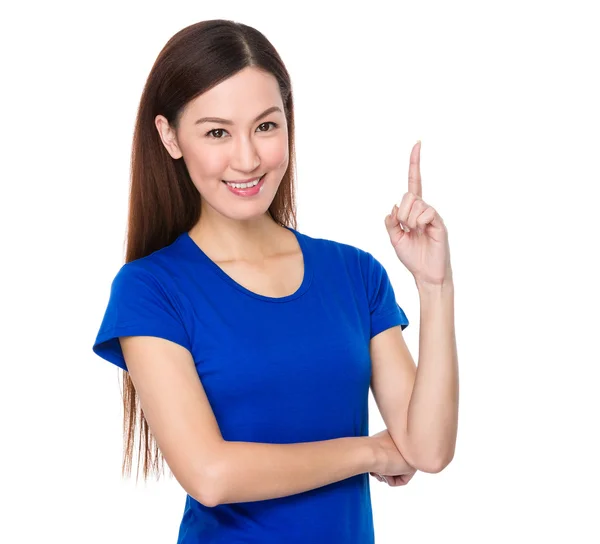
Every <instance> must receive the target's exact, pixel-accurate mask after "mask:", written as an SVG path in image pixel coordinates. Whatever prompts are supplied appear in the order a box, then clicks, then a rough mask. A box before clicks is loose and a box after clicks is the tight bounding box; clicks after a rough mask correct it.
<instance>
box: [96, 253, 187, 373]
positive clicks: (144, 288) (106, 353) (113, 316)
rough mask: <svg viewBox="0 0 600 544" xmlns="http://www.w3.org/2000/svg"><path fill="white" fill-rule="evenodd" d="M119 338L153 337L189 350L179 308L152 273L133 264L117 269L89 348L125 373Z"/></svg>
mask: <svg viewBox="0 0 600 544" xmlns="http://www.w3.org/2000/svg"><path fill="white" fill-rule="evenodd" d="M119 336H157V337H159V338H165V339H167V340H170V341H172V342H175V343H176V344H180V345H181V346H183V347H185V348H186V349H188V350H190V351H191V346H190V341H189V336H188V334H187V331H186V329H185V326H184V324H183V321H182V319H181V309H180V308H178V304H177V302H176V300H175V299H174V298H173V296H172V295H169V294H168V293H167V292H166V291H165V289H164V287H163V286H162V285H161V283H160V282H159V281H158V280H157V279H156V278H155V277H154V275H153V274H151V273H150V272H148V271H146V270H145V269H143V268H140V267H139V266H135V265H133V263H127V264H125V265H123V266H122V267H121V269H120V270H119V272H118V273H117V275H116V276H115V278H114V279H113V282H112V284H111V288H110V297H109V300H108V305H107V308H106V311H105V313H104V318H103V320H102V323H101V325H100V330H99V331H98V335H97V337H96V341H95V342H94V345H93V348H92V349H93V351H94V353H96V354H97V355H99V356H100V357H102V358H103V359H106V360H107V361H109V362H111V363H113V364H115V365H117V366H118V367H120V368H122V369H123V370H127V364H126V363H125V359H124V358H123V352H122V350H121V344H120V343H119Z"/></svg>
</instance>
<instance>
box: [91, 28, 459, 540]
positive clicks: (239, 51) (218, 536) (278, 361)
mask: <svg viewBox="0 0 600 544" xmlns="http://www.w3.org/2000/svg"><path fill="white" fill-rule="evenodd" d="M419 150H420V144H417V145H416V146H415V147H414V149H413V151H412V154H411V157H410V159H411V160H410V172H409V182H408V192H406V194H405V195H404V198H403V199H402V201H401V203H400V205H399V207H398V206H394V208H393V210H392V213H391V214H390V215H388V216H387V217H386V219H385V224H386V227H387V230H388V232H389V235H390V241H391V243H392V245H393V247H394V249H395V251H396V254H397V256H398V258H399V259H400V261H401V262H402V263H403V264H404V265H405V266H406V267H407V268H408V269H409V270H410V271H411V273H413V275H414V277H415V282H416V285H417V288H418V290H419V295H420V301H421V330H420V335H421V336H420V357H419V368H418V372H417V369H416V365H415V363H414V361H413V359H412V357H411V355H410V352H409V351H408V349H407V347H406V344H405V343H404V340H403V337H402V329H404V328H405V327H406V326H407V325H408V320H407V318H406V315H405V314H404V312H403V311H402V309H401V307H400V306H399V305H398V304H397V303H396V300H395V295H394V291H393V288H392V286H391V284H390V281H389V278H388V275H387V273H386V271H385V269H384V268H383V267H382V265H381V264H380V263H379V262H378V261H377V260H376V259H375V258H374V257H373V256H372V255H371V254H370V253H368V252H366V251H363V250H361V249H358V248H356V247H353V246H351V245H347V244H342V243H338V242H334V241H331V240H325V239H320V238H314V237H310V236H308V235H305V234H301V233H300V232H298V231H297V230H296V220H295V205H294V107H293V99H292V90H291V84H290V78H289V75H288V73H287V71H286V69H285V66H284V64H283V62H282V61H281V59H280V57H279V55H278V54H277V52H276V51H275V49H274V48H273V46H272V45H271V43H270V42H269V41H268V40H267V39H266V38H265V37H264V36H263V35H262V34H261V33H260V32H258V31H257V30H255V29H253V28H251V27H248V26H246V25H243V24H238V23H234V22H231V21H223V20H216V21H205V22H201V23H198V24H195V25H192V26H190V27H188V28H185V29H183V30H182V31H180V32H178V33H177V34H176V35H175V36H173V37H172V38H171V39H170V40H169V42H168V43H167V44H166V46H165V47H164V49H163V50H162V52H161V53H160V54H159V56H158V58H157V60H156V62H155V64H154V66H153V68H152V70H151V73H150V75H149V77H148V81H147V83H146V86H145V88H144V91H143V95H142V98H141V103H140V106H139V112H138V117H137V121H136V127H135V134H134V140H133V150H132V180H131V181H132V183H131V195H130V205H129V226H128V233H127V252H126V263H125V264H124V265H123V266H122V268H121V269H120V270H119V271H118V273H117V274H116V277H115V278H114V280H113V282H112V287H111V292H110V298H109V301H108V307H107V309H106V313H105V315H104V319H103V321H102V324H101V327H100V330H99V332H98V336H97V338H96V342H95V344H94V346H93V349H94V351H95V353H97V354H98V355H99V356H101V357H103V358H104V359H106V360H108V361H110V362H111V363H114V364H115V365H118V366H119V367H120V368H122V369H123V371H124V372H123V374H122V375H123V379H124V383H123V387H124V397H123V398H124V409H125V433H126V448H125V459H124V464H123V473H124V474H125V473H130V470H131V462H132V453H133V444H134V441H135V434H136V433H135V429H136V427H137V423H138V422H139V423H140V424H141V429H140V433H139V439H140V440H141V442H140V445H141V446H142V447H143V458H144V477H146V478H147V477H148V474H149V473H150V472H151V471H152V472H156V474H159V469H160V466H159V459H161V460H166V461H167V464H168V466H169V468H170V469H171V471H172V473H173V475H174V476H175V477H176V478H177V480H178V481H179V483H180V484H181V485H182V487H183V488H184V489H185V491H186V492H187V497H186V503H185V509H184V512H183V519H182V522H181V526H180V529H179V538H178V542H179V543H185V544H191V543H200V542H202V543H209V542H219V543H221V542H232V543H233V542H248V543H249V542H256V543H260V544H267V543H269V542H277V543H281V542H302V543H307V542H310V543H313V544H315V543H321V542H323V543H325V542H326V543H328V544H331V543H334V542H335V543H340V544H341V543H361V544H366V543H369V542H373V540H374V534H373V533H374V531H373V517H372V511H371V501H370V488H369V479H368V475H369V473H371V474H372V475H374V476H376V477H377V478H378V479H381V480H383V478H386V481H387V482H388V484H389V485H392V486H396V485H404V484H406V483H407V482H408V481H409V479H410V478H411V477H412V475H413V474H414V473H415V471H416V470H421V471H426V472H439V471H440V470H442V469H443V468H444V467H445V466H446V465H447V464H448V463H449V462H450V460H451V458H452V457H453V452H454V447H455V439H456V430H457V410H458V377H457V356H456V344H455V339H454V325H453V319H454V318H453V280H452V271H451V267H450V258H449V250H448V241H447V232H446V229H445V227H444V224H443V222H442V220H441V218H440V216H439V215H438V214H437V212H436V211H435V210H434V209H433V208H432V207H431V206H429V205H428V204H426V203H425V202H424V201H423V199H422V196H421V179H420V173H419ZM369 387H371V388H372V391H373V395H374V398H375V400H376V402H377V405H378V407H379V409H380V411H381V414H382V417H383V418H384V421H385V423H386V425H387V427H388V428H387V429H386V430H385V431H383V432H381V433H378V434H376V435H373V436H369V433H368V412H367V408H368V392H369ZM138 468H139V466H138Z"/></svg>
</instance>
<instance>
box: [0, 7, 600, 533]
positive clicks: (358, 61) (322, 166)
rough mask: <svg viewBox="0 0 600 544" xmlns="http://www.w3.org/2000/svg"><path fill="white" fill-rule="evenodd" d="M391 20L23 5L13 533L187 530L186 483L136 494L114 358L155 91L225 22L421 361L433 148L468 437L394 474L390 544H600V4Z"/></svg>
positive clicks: (7, 177) (13, 193)
mask: <svg viewBox="0 0 600 544" xmlns="http://www.w3.org/2000/svg"><path fill="white" fill-rule="evenodd" d="M396 4H398V3H396ZM392 5H393V4H392V3H389V4H388V3H387V2H376V1H370V2H367V3H362V4H360V5H359V4H356V6H355V7H353V5H351V4H349V3H339V4H335V3H333V2H323V1H321V2H317V3H314V4H310V3H302V4H301V3H297V4H290V3H288V2H282V1H278V2H272V3H267V2H232V1H228V2H216V1H213V2H204V1H194V2H170V3H167V2H161V3H149V2H143V3H142V2H139V3H134V2H124V1H123V2H118V3H117V2H115V3H107V2H103V3H96V4H94V5H92V4H90V3H88V2H78V3H73V4H66V3H60V2H58V3H57V2H47V3H42V2H29V3H23V4H19V7H16V6H15V5H13V6H10V5H8V4H5V5H4V6H3V7H2V13H0V20H1V21H2V22H1V23H0V24H1V26H2V32H0V41H1V43H0V45H1V47H0V49H1V53H0V54H1V56H2V58H1V62H2V84H1V91H0V92H1V93H2V94H1V102H0V104H1V106H2V136H1V137H2V147H1V149H2V161H1V169H2V172H1V180H2V198H1V199H0V205H1V214H0V220H1V221H2V228H1V233H2V263H3V265H2V269H1V270H2V276H3V281H2V284H1V285H2V290H3V294H2V303H1V310H0V311H1V312H2V316H1V319H2V344H1V345H2V352H1V360H2V363H3V364H2V371H3V376H2V380H1V386H0V387H1V393H2V394H1V395H0V402H1V406H0V408H1V412H0V413H1V414H2V415H1V417H2V435H1V437H2V443H3V446H2V448H1V453H0V455H2V465H1V466H2V468H3V472H4V474H3V477H2V483H1V485H0V489H1V491H0V493H1V494H2V501H3V502H2V504H3V506H2V514H1V517H2V522H1V523H0V541H2V542H6V543H11V544H13V543H15V544H16V543H33V542H41V541H44V542H45V541H56V542H61V543H64V544H67V543H81V542H86V543H89V544H91V543H96V542H97V543H101V542H102V543H104V542H113V543H115V544H121V543H136V542H161V543H168V542H175V540H176V534H177V530H178V525H179V522H180V519H181V515H182V512H183V506H184V498H185V495H184V492H183V491H182V489H181V488H180V486H179V484H178V483H177V482H176V481H175V480H174V479H171V480H169V479H168V478H167V479H163V480H161V481H160V482H158V483H152V482H150V483H148V484H143V483H142V482H141V481H140V483H139V484H138V485H137V486H136V485H135V481H134V480H128V481H122V480H121V476H120V464H121V447H122V439H121V409H122V408H121V399H120V392H119V384H118V372H120V371H119V370H118V369H117V368H116V367H114V366H112V365H110V364H109V363H107V362H105V361H104V360H102V359H100V358H99V357H97V356H96V355H95V354H93V352H92V349H91V347H92V344H93V341H94V338H95V335H96V333H97V330H98V327H99V325H100V320H101V318H102V315H103V312H104V310H105V306H106V303H107V301H108V294H109V287H110V282H111V280H112V278H113V276H114V274H115V273H116V271H117V270H118V268H119V267H120V265H121V264H122V262H123V258H124V235H125V222H126V213H127V191H128V175H129V169H128V168H129V153H130V145H131V136H132V130H133V124H134V116H135V113H136V107H137V104H138V101H139V98H140V94H141V91H142V87H143V85H144V82H145V79H146V77H147V75H148V72H149V70H150V68H151V66H152V64H153V62H154V60H155V58H156V56H157V54H158V52H159V51H160V49H161V48H162V47H163V45H164V44H165V43H166V41H167V40H168V39H169V38H170V37H171V36H172V35H173V34H175V33H176V32H177V31H179V30H180V29H182V28H183V27H185V26H188V25H190V24H192V23H195V22H197V21H200V20H202V19H213V18H228V19H234V20H236V21H239V22H243V23H246V24H249V25H251V26H255V27H256V28H258V29H259V30H260V31H262V32H263V33H264V34H265V35H266V36H267V37H268V38H269V40H270V41H271V42H272V43H273V44H274V45H275V47H276V48H277V49H278V51H279V52H280V54H281V56H282V57H283V60H284V62H285V63H286V65H287V67H288V69H289V71H290V73H291V76H292V82H293V85H294V93H295V102H296V120H297V158H298V173H299V180H298V193H299V198H298V205H299V214H298V218H299V224H298V228H299V230H300V231H301V232H305V233H306V234H309V235H313V236H318V237H324V238H330V239H334V240H337V241H341V242H345V243H351V244H353V245H356V246H358V247H361V248H363V249H366V250H368V251H370V252H372V253H373V254H374V255H375V256H376V257H377V258H378V259H380V260H381V262H382V263H383V264H384V266H385V267H386V269H387V270H388V272H389V274H390V277H391V279H392V283H393V285H394V289H395V291H396V294H397V299H398V302H399V303H400V305H401V306H402V307H403V308H404V310H405V311H406V313H407V315H408V317H409V319H410V321H411V326H409V328H408V329H407V330H406V331H405V333H404V334H405V337H406V340H407V343H408V344H409V347H410V349H411V351H412V353H413V356H414V357H415V359H417V357H418V339H419V301H418V294H417V291H416V288H415V285H414V282H413V278H412V276H411V275H410V273H409V272H408V271H407V270H406V269H405V268H404V267H403V265H402V264H401V263H400V262H399V261H398V260H397V259H396V257H395V254H394V252H393V250H392V248H391V246H390V245H389V240H388V238H387V233H386V231H385V228H384V224H383V219H384V217H385V215H386V214H387V213H389V211H390V210H391V208H392V205H393V204H394V202H396V201H398V200H400V198H401V197H402V195H403V193H404V192H405V191H406V190H407V172H408V157H409V153H410V149H411V147H412V145H413V144H414V142H415V141H416V140H417V139H421V140H422V142H423V144H422V153H421V163H422V175H423V197H424V199H425V201H426V202H428V203H429V204H431V205H432V206H434V207H435V208H436V209H437V210H438V211H439V213H440V214H441V216H442V217H443V219H444V221H445V223H446V225H447V227H448V230H449V237H450V247H451V252H452V253H451V256H452V265H453V270H454V278H455V285H456V331H457V339H458V352H459V365H460V378H461V397H460V423H459V435H458V445H457V450H456V455H455V459H454V461H453V462H452V463H451V465H450V466H449V467H448V468H446V469H445V470H444V471H443V472H442V473H440V474H436V475H430V474H423V473H417V475H416V476H415V478H414V479H413V480H412V481H411V482H410V483H409V485H408V486H406V487H401V488H389V487H387V486H386V485H385V484H383V483H379V482H377V481H376V480H374V479H372V480H371V483H372V498H373V508H374V517H375V523H376V538H377V542H378V544H387V543H390V544H391V543H396V542H406V543H411V544H416V543H433V542H441V541H444V542H461V543H462V542H471V541H473V542H486V543H495V542H498V543H500V542H502V543H505V542H519V543H520V542H523V543H525V542H544V541H549V540H552V541H553V542H554V541H557V542H577V543H592V542H596V543H597V542H599V541H600V530H599V528H598V525H597V523H593V522H592V516H593V515H595V514H598V511H599V510H600V508H599V500H598V488H599V486H600V478H599V471H598V459H599V457H600V449H599V447H598V431H599V424H598V416H599V415H600V407H599V402H598V397H599V396H598V393H597V389H598V377H599V374H598V364H599V363H600V356H599V354H598V328H599V325H600V319H599V317H598V316H599V311H598V304H599V302H600V300H599V298H600V297H599V279H600V273H599V267H598V259H597V257H598V253H599V249H600V244H599V242H598V235H599V234H600V232H599V228H598V200H597V199H598V190H597V189H598V185H599V183H600V161H599V159H598V157H599V150H600V129H599V127H600V98H599V97H600V83H599V80H598V72H599V66H600V60H599V51H600V33H599V32H598V19H597V17H594V16H592V13H593V11H592V6H593V2H588V3H584V2H573V1H570V2H568V3H567V2H541V1H540V2H531V1H519V2H508V1H504V2H498V3H493V4H492V3H491V2H475V1H472V2H464V1H460V2H459V1H454V2H436V3H432V2H404V3H400V4H399V5H396V7H392ZM370 408H371V434H374V433H375V432H378V431H379V430H382V429H383V428H384V425H383V422H382V420H381V418H380V416H379V413H378V412H377V410H376V406H375V404H374V402H373V399H372V397H371V404H370ZM594 513H595V514H594Z"/></svg>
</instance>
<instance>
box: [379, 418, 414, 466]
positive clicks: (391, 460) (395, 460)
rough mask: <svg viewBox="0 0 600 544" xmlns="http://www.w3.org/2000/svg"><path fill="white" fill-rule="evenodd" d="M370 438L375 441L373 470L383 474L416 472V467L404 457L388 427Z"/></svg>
mask: <svg viewBox="0 0 600 544" xmlns="http://www.w3.org/2000/svg"><path fill="white" fill-rule="evenodd" d="M369 438H370V439H371V440H372V441H373V446H374V449H375V459H376V462H375V463H376V466H375V467H373V468H374V470H373V471H371V472H374V473H376V474H380V475H382V476H399V475H401V474H411V475H412V474H414V472H415V469H414V468H413V467H411V466H410V465H409V464H408V463H407V462H406V459H404V457H402V454H401V453H400V451H398V448H397V447H396V444H395V442H394V441H393V440H392V437H391V436H390V433H389V431H388V430H387V429H386V430H384V431H381V432H380V433H377V434H374V435H373V436H370V437H369Z"/></svg>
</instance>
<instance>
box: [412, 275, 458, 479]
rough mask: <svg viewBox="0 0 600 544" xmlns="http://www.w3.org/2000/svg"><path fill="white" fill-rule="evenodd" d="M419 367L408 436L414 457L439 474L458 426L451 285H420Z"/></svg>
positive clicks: (448, 457)
mask: <svg viewBox="0 0 600 544" xmlns="http://www.w3.org/2000/svg"><path fill="white" fill-rule="evenodd" d="M417 288H418V291H419V297H420V304H421V322H420V337H419V363H418V369H417V375H416V378H415V384H414V388H413V393H412V396H411V400H410V404H409V407H408V426H407V429H408V430H407V436H408V437H409V438H408V440H409V441H410V444H411V446H410V447H411V451H412V452H413V454H414V456H415V457H416V458H418V459H420V460H421V462H422V463H423V464H424V465H426V466H427V467H428V468H430V469H431V472H438V471H440V470H442V469H443V468H444V467H445V466H446V465H448V463H450V461H451V460H452V457H453V456H454V448H455V445H456V435H457V428H458V396H459V395H458V390H459V386H458V355H457V349H456V337H455V328H454V284H453V283H452V281H450V282H448V283H446V284H444V285H441V286H428V285H419V284H418V283H417Z"/></svg>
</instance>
